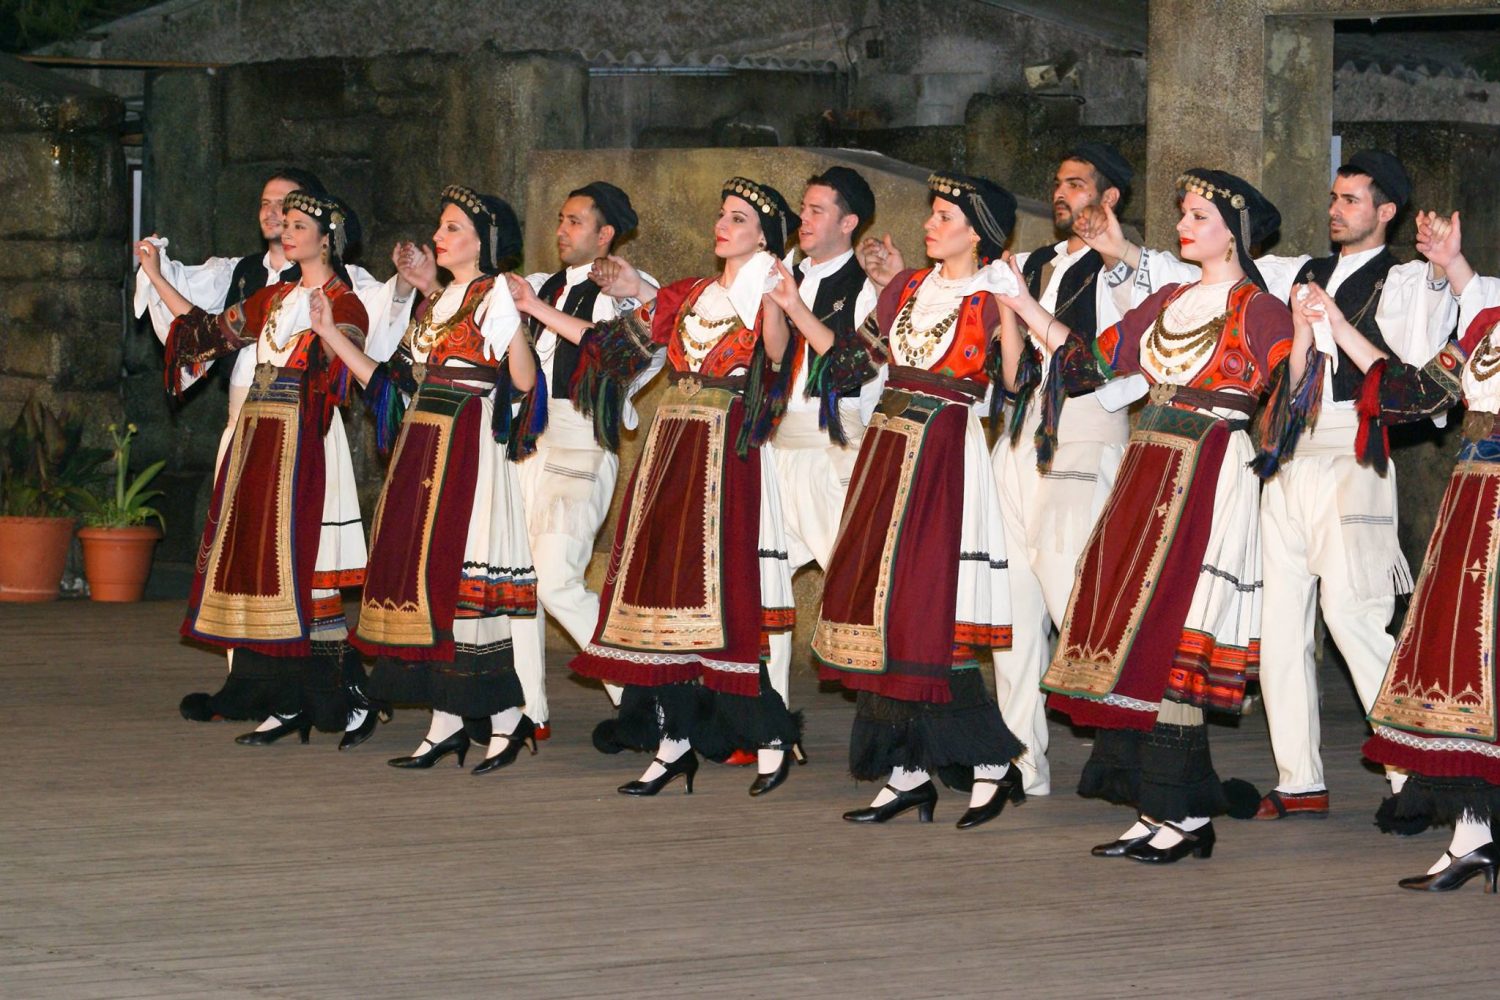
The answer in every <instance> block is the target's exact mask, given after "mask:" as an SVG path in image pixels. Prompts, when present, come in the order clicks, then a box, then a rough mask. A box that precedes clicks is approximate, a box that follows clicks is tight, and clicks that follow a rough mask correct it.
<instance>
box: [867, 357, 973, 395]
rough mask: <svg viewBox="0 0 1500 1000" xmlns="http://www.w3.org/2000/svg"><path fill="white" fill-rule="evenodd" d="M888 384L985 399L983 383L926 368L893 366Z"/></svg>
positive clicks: (902, 387) (887, 379)
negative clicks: (941, 373)
mask: <svg viewBox="0 0 1500 1000" xmlns="http://www.w3.org/2000/svg"><path fill="white" fill-rule="evenodd" d="M886 382H887V384H895V387H896V388H899V389H916V390H918V391H921V390H922V389H936V390H938V391H939V392H948V393H958V394H959V395H962V396H967V397H969V398H970V399H976V400H978V399H983V398H984V390H985V387H984V385H983V383H980V382H976V381H974V380H973V379H969V378H953V377H952V376H950V375H939V374H938V373H937V372H932V371H928V370H927V369H926V368H909V367H907V366H905V365H891V369H890V374H889V375H888V376H887V378H886Z"/></svg>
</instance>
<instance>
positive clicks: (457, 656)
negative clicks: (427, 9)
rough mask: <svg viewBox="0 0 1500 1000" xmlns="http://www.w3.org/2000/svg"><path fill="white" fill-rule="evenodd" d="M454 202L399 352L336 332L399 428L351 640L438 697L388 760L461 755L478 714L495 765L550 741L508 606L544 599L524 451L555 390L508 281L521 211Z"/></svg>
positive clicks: (378, 417)
mask: <svg viewBox="0 0 1500 1000" xmlns="http://www.w3.org/2000/svg"><path fill="white" fill-rule="evenodd" d="M441 205H442V215H441V217H440V219H439V220H438V228H437V231H436V232H435V233H433V235H432V242H433V247H434V248H435V251H436V253H435V259H433V258H429V257H428V255H427V254H426V252H425V251H418V252H417V253H416V255H415V258H411V257H408V258H407V260H408V264H407V266H406V267H405V268H404V270H405V273H406V275H409V276H410V278H411V281H412V282H413V283H415V284H416V285H417V287H419V288H421V289H422V290H423V291H424V292H429V291H430V296H431V297H430V299H428V300H427V301H426V302H424V303H423V304H422V306H419V307H418V315H417V317H416V318H415V319H413V320H412V322H411V324H410V326H409V327H407V329H406V331H405V334H404V336H403V337H402V339H401V342H400V344H399V346H397V347H396V349H395V351H394V353H393V354H391V355H390V359H389V360H388V361H384V362H381V363H379V364H377V363H376V362H374V361H373V360H371V359H370V358H369V357H367V356H366V355H365V354H364V353H363V352H362V351H361V350H360V348H359V345H358V344H355V343H353V342H351V341H348V340H346V339H344V338H342V337H339V336H338V334H337V331H323V332H324V336H325V337H326V338H327V340H328V344H329V346H330V347H331V348H332V349H333V350H334V351H335V352H337V353H338V355H339V357H341V358H342V359H343V360H344V363H345V364H347V365H348V366H349V370H350V371H351V372H353V373H354V377H355V378H357V379H359V381H360V383H361V384H362V385H364V386H365V390H366V395H367V397H368V398H369V400H370V405H371V408H372V409H373V410H374V411H375V421H376V438H377V443H378V444H379V445H380V446H381V447H382V448H386V447H388V446H389V442H390V440H391V439H392V438H395V448H394V451H393V453H392V455H391V464H390V469H389V471H388V472H387V473H386V478H385V486H384V487H383V489H382V490H381V494H380V504H379V506H378V507H376V509H375V523H374V525H373V527H372V530H371V538H370V573H369V578H368V580H367V581H366V583H365V590H364V599H363V601H362V602H361V604H360V612H359V624H358V626H357V627H356V630H355V636H354V639H353V642H354V645H355V646H356V647H358V648H359V649H360V650H361V651H363V652H364V653H366V654H368V655H370V656H374V657H376V658H377V659H376V663H375V669H374V672H373V673H372V674H371V677H370V691H371V693H372V695H373V696H374V697H377V698H381V699H384V700H389V701H392V702H399V703H402V704H408V703H418V704H426V705H431V706H432V722H431V724H430V725H429V727H428V730H427V735H426V736H425V737H423V739H422V742H421V744H420V745H419V746H418V747H417V749H416V751H415V752H414V753H412V754H410V755H409V756H405V757H397V758H394V759H392V760H391V761H389V763H390V764H391V766H392V767H401V768H430V767H432V766H433V765H434V764H436V763H437V762H438V761H440V760H442V759H443V758H444V757H446V756H447V755H448V754H450V753H451V754H456V755H457V759H458V764H459V766H460V767H462V766H463V762H464V757H465V756H466V755H467V753H468V750H469V744H470V736H469V732H468V730H467V729H466V728H465V725H464V720H465V719H474V720H475V721H476V723H478V724H479V726H480V728H483V727H484V723H485V722H486V721H487V722H488V729H489V732H490V734H491V735H490V737H489V746H488V752H487V753H486V755H485V759H484V761H483V762H481V763H480V764H478V765H477V766H476V767H475V768H474V773H475V774H484V773H487V772H489V771H494V770H497V769H499V768H502V767H504V766H506V765H507V764H510V763H511V762H513V761H514V760H515V759H516V756H517V754H518V753H519V752H520V749H521V747H522V746H523V745H525V744H527V743H528V742H530V745H531V748H532V752H533V753H535V752H536V744H535V741H534V740H533V739H532V723H531V720H530V719H528V718H526V717H525V716H524V715H523V714H522V712H521V706H522V704H523V703H524V697H523V695H522V693H521V685H520V681H519V680H517V678H516V670H515V661H514V654H513V651H512V646H511V625H510V619H511V618H512V617H513V616H525V615H532V614H535V613H536V571H535V570H534V569H533V568H532V565H531V550H530V547H529V546H528V545H527V541H526V522H525V517H524V514H523V513H522V510H521V499H520V498H521V494H520V486H519V482H518V479H517V476H516V470H515V467H514V465H513V464H512V462H511V458H513V457H517V456H519V455H520V454H522V453H523V452H524V451H525V449H526V446H527V442H534V441H535V436H536V433H537V432H538V430H539V428H538V427H536V426H534V423H535V422H537V421H540V420H544V419H545V411H544V410H541V411H540V412H537V411H536V410H534V406H545V403H544V402H542V400H544V398H545V393H544V391H543V392H534V391H533V390H534V389H535V387H536V381H537V377H536V359H535V357H534V355H533V354H532V351H531V347H530V345H529V344H528V343H527V341H526V339H525V334H524V332H523V331H522V328H521V325H520V316H519V314H518V313H517V312H516V310H515V305H514V303H513V302H512V301H511V297H510V292H509V290H508V289H507V288H506V285H505V282H504V281H500V280H498V279H497V276H498V275H499V274H500V270H501V264H502V263H503V262H505V261H506V260H507V259H508V258H510V257H513V256H514V255H515V254H516V253H518V252H519V251H520V247H521V227H520V224H519V223H518V222H517V221H516V216H515V213H514V212H513V211H512V210H511V207H510V206H509V205H508V204H506V203H505V202H504V201H502V200H501V199H499V198H496V197H493V196H490V195H483V194H479V193H477V192H475V191H472V190H470V189H469V188H466V187H462V186H459V185H453V186H450V187H448V188H446V189H445V190H444V191H443V195H442V199H441ZM399 256H400V248H398V257H399ZM437 267H444V268H446V269H447V270H448V271H449V273H451V274H452V276H453V280H452V282H450V283H449V284H448V285H447V286H446V287H442V288H439V287H438V286H437V285H436V268H437ZM405 280H406V279H405V278H404V277H402V276H401V275H398V276H397V277H396V278H392V279H391V281H392V282H394V283H396V284H397V285H398V286H399V285H400V284H401V283H402V282H403V281H405ZM497 289H498V290H497ZM396 297H397V298H399V297H400V296H399V295H398V296H396ZM423 306H425V308H423ZM382 353H383V352H382ZM404 397H410V400H411V402H410V404H409V405H406V404H404ZM517 400H519V401H520V403H521V406H520V412H519V414H514V415H513V412H512V403H513V402H515V401H517ZM398 428H399V433H398V430H397V429H398ZM507 451H509V455H507Z"/></svg>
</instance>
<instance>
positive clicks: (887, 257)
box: [855, 233, 906, 288]
mask: <svg viewBox="0 0 1500 1000" xmlns="http://www.w3.org/2000/svg"><path fill="white" fill-rule="evenodd" d="M855 256H856V257H858V258H859V266H860V267H862V268H864V272H865V274H866V276H868V277H869V279H870V280H871V281H872V282H874V283H875V285H876V287H878V288H884V287H885V286H886V285H889V284H890V283H891V279H892V278H894V277H895V276H896V275H898V274H900V273H901V272H902V271H903V270H905V269H906V262H905V260H903V259H902V257H901V251H900V250H897V249H896V245H895V244H894V243H892V242H891V234H890V233H886V234H885V236H883V237H882V238H880V239H878V240H877V239H876V238H875V237H873V236H866V237H865V238H864V239H863V240H861V241H860V244H859V248H858V249H857V250H855Z"/></svg>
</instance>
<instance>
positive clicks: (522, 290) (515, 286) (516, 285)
mask: <svg viewBox="0 0 1500 1000" xmlns="http://www.w3.org/2000/svg"><path fill="white" fill-rule="evenodd" d="M505 286H506V287H507V288H509V289H510V297H511V299H512V300H513V301H514V302H515V304H516V312H518V313H520V314H521V315H523V316H529V315H531V307H532V306H534V305H535V304H536V303H538V302H540V301H541V299H539V298H537V296H536V290H535V289H534V288H532V287H531V282H529V281H527V280H526V279H525V278H523V277H521V276H520V275H519V274H515V273H514V272H512V273H509V274H506V275H505Z"/></svg>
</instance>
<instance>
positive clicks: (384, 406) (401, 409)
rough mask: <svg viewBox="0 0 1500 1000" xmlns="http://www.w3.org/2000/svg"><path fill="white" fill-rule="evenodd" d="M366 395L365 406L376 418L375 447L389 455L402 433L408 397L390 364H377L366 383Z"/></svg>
mask: <svg viewBox="0 0 1500 1000" xmlns="http://www.w3.org/2000/svg"><path fill="white" fill-rule="evenodd" d="M364 397H365V406H367V407H369V410H370V414H371V416H373V417H374V418H375V447H376V448H378V449H379V450H380V453H381V454H382V455H389V454H390V453H391V449H392V448H393V447H395V444H396V436H397V435H398V434H400V433H401V421H402V420H403V419H405V417H406V397H405V396H403V395H402V394H401V389H400V387H398V386H397V385H396V380H395V379H394V378H393V377H392V376H391V366H390V365H389V364H379V365H376V366H375V374H373V375H371V376H370V381H368V382H366V383H365V391H364Z"/></svg>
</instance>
